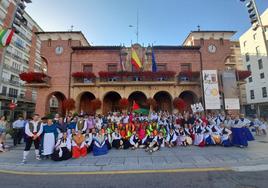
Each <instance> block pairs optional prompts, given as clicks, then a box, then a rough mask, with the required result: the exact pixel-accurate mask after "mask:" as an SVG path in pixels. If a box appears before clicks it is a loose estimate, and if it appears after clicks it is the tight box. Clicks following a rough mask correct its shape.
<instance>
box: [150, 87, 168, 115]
mask: <svg viewBox="0 0 268 188" xmlns="http://www.w3.org/2000/svg"><path fill="white" fill-rule="evenodd" d="M153 98H154V99H155V100H156V102H157V109H156V110H157V111H160V110H161V111H168V112H172V96H171V94H170V93H168V92H167V91H159V92H157V93H155V94H154V97H153Z"/></svg>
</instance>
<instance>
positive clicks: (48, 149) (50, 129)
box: [41, 124, 58, 155]
mask: <svg viewBox="0 0 268 188" xmlns="http://www.w3.org/2000/svg"><path fill="white" fill-rule="evenodd" d="M57 136H58V132H57V125H56V124H52V125H50V126H48V125H44V126H43V133H42V140H41V154H42V155H51V154H52V153H53V151H54V146H55V144H56V138H57Z"/></svg>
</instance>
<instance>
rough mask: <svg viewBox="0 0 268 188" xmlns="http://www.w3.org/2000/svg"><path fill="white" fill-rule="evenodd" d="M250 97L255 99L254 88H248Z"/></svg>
mask: <svg viewBox="0 0 268 188" xmlns="http://www.w3.org/2000/svg"><path fill="white" fill-rule="evenodd" d="M250 99H255V95H254V90H250Z"/></svg>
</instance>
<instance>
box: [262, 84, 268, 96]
mask: <svg viewBox="0 0 268 188" xmlns="http://www.w3.org/2000/svg"><path fill="white" fill-rule="evenodd" d="M262 97H263V98H266V97H267V89H266V87H263V88H262Z"/></svg>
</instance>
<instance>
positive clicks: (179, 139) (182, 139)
mask: <svg viewBox="0 0 268 188" xmlns="http://www.w3.org/2000/svg"><path fill="white" fill-rule="evenodd" d="M185 141H186V136H178V138H177V145H178V146H181V145H183V142H185Z"/></svg>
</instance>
